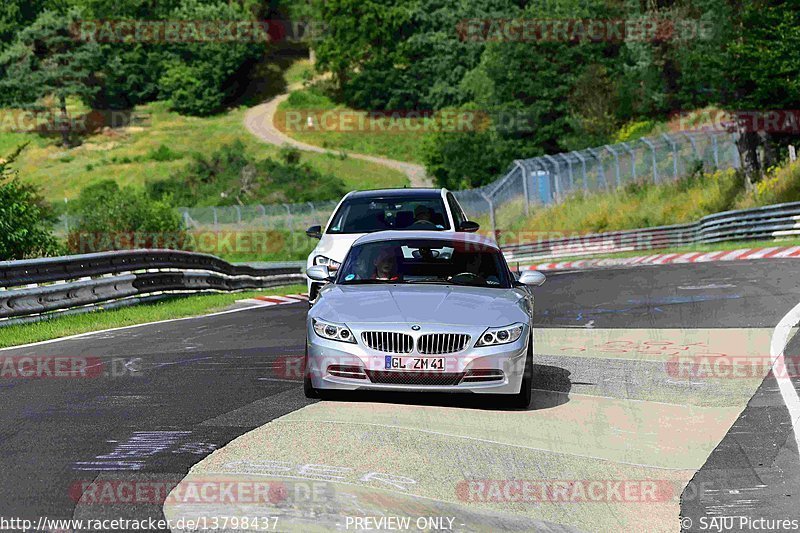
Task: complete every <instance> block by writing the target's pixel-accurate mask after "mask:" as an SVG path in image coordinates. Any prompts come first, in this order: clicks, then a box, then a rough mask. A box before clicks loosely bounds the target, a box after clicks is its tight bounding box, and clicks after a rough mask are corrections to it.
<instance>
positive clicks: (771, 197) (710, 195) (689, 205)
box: [479, 162, 800, 238]
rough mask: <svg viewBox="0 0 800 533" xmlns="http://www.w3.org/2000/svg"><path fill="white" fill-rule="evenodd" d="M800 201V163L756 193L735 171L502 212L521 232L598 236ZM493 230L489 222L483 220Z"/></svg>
mask: <svg viewBox="0 0 800 533" xmlns="http://www.w3.org/2000/svg"><path fill="white" fill-rule="evenodd" d="M797 200H800V162H796V163H794V164H790V165H786V166H783V167H779V168H775V169H771V170H770V171H769V172H768V174H767V176H766V177H765V178H764V179H763V180H762V181H760V182H759V183H757V184H756V186H755V187H753V188H752V189H750V190H747V189H746V187H745V183H744V179H743V178H742V177H741V176H740V175H738V174H737V173H735V172H734V171H732V170H728V171H717V172H714V173H710V174H696V175H693V176H689V177H686V178H684V179H682V180H680V181H678V182H674V183H666V184H662V185H652V184H639V183H634V184H630V185H628V186H626V187H624V188H623V189H621V190H618V191H614V192H609V193H602V194H592V195H583V194H575V195H573V196H571V197H569V198H568V199H566V200H565V201H564V202H562V203H560V204H557V205H552V206H548V207H536V206H531V214H530V216H526V215H525V212H524V204H523V203H522V202H521V201H517V202H509V203H508V204H506V205H505V206H503V207H502V208H500V209H498V210H497V213H496V223H497V227H498V228H499V229H500V230H501V231H504V232H511V233H510V234H509V235H508V237H509V238H514V233H513V232H517V231H531V232H553V233H564V234H573V233H587V232H589V233H595V232H604V231H615V230H623V229H635V228H644V227H653V226H663V225H669V224H681V223H688V222H695V221H697V220H699V219H700V218H702V217H704V216H706V215H710V214H713V213H718V212H720V211H727V210H731V209H746V208H750V207H758V206H762V205H770V204H775V203H782V202H791V201H797ZM479 222H481V223H482V224H483V225H484V227H487V228H488V227H489V226H488V224H489V221H488V217H483V218H482V219H479Z"/></svg>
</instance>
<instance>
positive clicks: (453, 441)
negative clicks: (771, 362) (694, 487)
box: [164, 328, 771, 531]
mask: <svg viewBox="0 0 800 533" xmlns="http://www.w3.org/2000/svg"><path fill="white" fill-rule="evenodd" d="M770 333H771V330H768V329H753V330H735V329H703V330H699V329H696V330H686V329H667V330H659V329H645V330H637V329H612V330H608V329H595V330H576V329H566V328H565V329H540V330H538V331H537V334H536V339H535V342H536V352H537V353H542V354H546V355H542V356H540V357H539V358H538V360H537V363H538V364H537V367H536V368H537V381H536V384H535V387H536V390H535V391H534V400H533V402H532V408H531V409H530V410H528V411H513V410H503V409H501V408H497V407H496V406H497V404H496V403H493V402H495V400H494V399H493V398H491V397H490V396H486V397H484V396H478V395H474V396H471V397H469V398H468V399H464V400H463V404H459V400H458V398H459V397H457V396H453V397H447V398H448V399H447V400H437V399H433V398H434V397H433V395H427V396H431V397H430V398H428V397H427V396H424V397H421V398H413V397H411V396H408V395H406V396H403V395H385V394H384V395H375V394H358V395H356V396H353V395H345V396H344V397H342V398H340V399H345V400H352V399H355V400H356V401H336V402H318V403H315V404H312V405H309V406H306V407H304V408H302V409H299V410H297V411H294V412H292V413H289V414H287V415H286V416H283V417H281V418H277V419H275V420H273V421H272V422H271V423H268V424H266V425H263V426H261V427H259V428H258V429H256V430H254V431H252V432H250V433H247V434H245V435H243V436H241V437H239V438H238V439H236V440H235V441H233V442H232V443H230V444H228V445H227V446H226V447H224V448H223V449H221V450H218V451H217V452H215V453H214V454H212V455H211V456H209V457H208V458H206V459H205V460H203V461H202V462H200V463H198V464H197V465H196V466H195V467H194V468H193V469H192V471H191V472H190V474H189V476H187V478H185V479H184V481H183V482H182V484H183V483H187V482H191V480H192V479H201V478H202V477H203V476H207V475H209V474H212V473H213V474H222V475H231V476H241V477H242V478H244V479H248V478H249V479H261V480H268V481H272V482H276V483H281V482H283V483H289V486H290V487H293V486H294V485H297V484H298V483H299V484H300V485H301V486H302V484H304V483H305V484H308V483H311V482H320V483H322V484H323V485H324V487H326V490H327V491H328V492H327V493H326V496H324V497H322V498H321V499H320V500H318V501H309V500H302V501H300V500H297V501H287V502H285V504H284V505H275V504H274V502H266V503H264V502H261V503H259V504H249V505H250V507H248V505H246V504H242V503H241V502H234V503H232V504H227V505H210V506H204V505H187V504H185V503H183V504H182V503H181V502H170V501H168V502H167V504H166V505H165V508H164V511H165V514H166V515H167V516H168V517H170V518H173V519H175V518H180V517H190V516H198V513H200V514H202V513H208V512H209V511H210V510H213V511H214V512H217V513H221V512H222V511H225V513H223V514H231V513H234V512H237V513H240V514H244V513H246V512H252V511H256V512H259V513H265V514H267V515H270V513H272V514H278V515H279V516H281V517H282V518H281V519H282V522H281V524H282V525H281V529H284V530H307V529H308V527H309V526H310V525H312V524H316V526H318V527H320V526H321V527H320V529H326V528H335V527H337V525H338V526H339V527H340V528H342V529H343V526H342V524H343V519H344V518H346V516H365V515H366V516H370V515H371V516H385V515H397V516H412V517H416V516H420V515H426V514H428V515H430V514H436V513H438V514H439V515H441V514H447V513H449V514H450V515H451V516H453V517H455V519H456V527H455V529H456V530H457V531H488V530H507V531H521V530H531V529H536V528H539V529H541V530H548V529H547V528H550V530H558V529H557V528H558V527H560V526H565V527H571V528H577V529H578V530H582V531H599V530H614V531H640V530H647V531H675V530H676V529H678V524H677V519H678V516H679V513H680V502H679V495H680V494H681V492H682V491H683V490H684V488H685V487H686V485H687V484H688V483H689V481H690V479H691V478H692V476H693V475H694V473H695V472H696V471H697V470H698V469H699V468H700V467H701V466H702V465H703V464H704V462H705V461H706V459H707V458H708V456H709V454H710V453H711V451H712V450H714V449H715V448H716V447H717V445H718V443H719V442H720V441H721V440H722V439H723V437H724V436H725V434H726V433H727V432H728V430H729V428H730V427H731V425H732V424H733V423H734V422H735V421H736V419H737V417H738V416H739V414H740V413H741V411H742V409H743V408H744V406H745V405H746V403H747V400H748V399H749V398H750V397H751V396H752V394H753V392H754V391H755V389H756V388H757V387H758V384H759V383H760V381H761V378H762V377H763V375H761V374H758V370H757V371H756V372H755V373H753V374H752V375H745V376H739V377H737V378H736V379H730V376H721V377H720V376H714V371H718V370H719V368H717V367H714V366H711V367H708V368H707V369H706V370H708V369H710V370H711V374H710V375H702V376H699V377H698V376H697V375H696V374H695V373H694V372H695V371H696V370H697V365H695V366H691V365H690V366H689V367H675V366H674V365H673V366H670V364H672V363H674V362H675V358H676V357H679V358H681V357H682V358H689V360H690V361H694V362H696V358H698V357H699V358H701V360H703V361H705V360H710V359H718V358H728V359H729V358H731V357H739V358H743V360H744V362H741V361H739V363H740V364H742V365H745V366H746V365H747V361H749V359H750V358H755V359H758V358H759V357H762V356H765V355H768V353H767V352H766V350H768V346H769V339H770ZM676 368H679V369H682V371H684V372H688V373H687V374H686V375H683V374H681V373H680V372H677V373H675V369H676ZM670 369H672V371H673V373H670ZM765 371H766V370H765ZM296 393H297V394H298V395H299V394H300V391H299V390H297V392H296ZM285 394H286V395H288V396H291V394H292V391H287V392H286V393H285ZM265 408H267V406H266V405H258V406H255V405H253V406H246V407H244V408H242V409H241V410H240V411H239V412H238V413H236V414H235V415H234V417H233V418H234V419H235V420H242V419H244V420H250V421H253V422H256V421H257V420H258V416H257V413H258V411H259V410H261V409H265ZM214 423H215V424H220V425H225V423H226V419H225V417H222V418H221V419H220V420H215V421H214ZM315 465H316V466H315ZM370 472H378V473H380V476H385V477H383V478H382V477H380V476H378V477H377V478H376V477H371V476H369V475H368V474H369V473H370ZM386 479H389V480H395V481H396V482H397V483H395V485H396V486H386V482H385V481H386ZM398 480H399V481H398ZM404 480H405V481H404ZM520 480H523V481H524V480H528V481H531V482H534V484H535V483H536V482H539V483H545V484H548V485H551V484H554V483H555V484H558V483H561V484H564V483H567V484H568V486H569V487H572V488H574V487H580V486H584V485H585V484H586V483H589V482H600V483H603V482H605V481H608V482H615V483H619V482H621V483H626V482H628V483H630V482H633V483H636V482H640V481H642V480H647V481H652V482H656V483H662V484H664V483H665V484H666V486H668V487H670V491H669V494H668V495H667V494H664V493H663V491H661V492H660V493H659V496H658V497H657V498H656V499H655V500H649V501H643V500H642V497H637V496H636V495H635V494H634V495H631V494H628V495H626V496H624V497H622V498H615V497H614V496H613V494H612V496H609V497H607V498H606V499H602V498H601V499H600V500H598V501H586V500H585V499H584V500H580V499H578V500H575V499H570V500H569V501H555V500H553V499H547V498H544V499H542V498H539V499H538V500H537V499H535V498H534V499H533V500H530V499H529V500H528V501H520V500H519V499H516V500H515V499H514V498H511V497H509V494H507V493H504V492H503V490H504V487H506V486H508V483H509V482H515V481H520ZM469 483H484V484H485V486H495V485H497V487H496V490H495V492H494V493H493V492H491V491H492V490H493V489H487V490H488V491H489V492H486V491H483V492H482V491H481V490H478V491H472V492H470V490H469V487H471V485H469ZM493 483H494V485H493ZM293 484H294V485H293ZM660 486H661V485H660ZM465 487H467V489H465ZM295 488H296V487H295ZM306 488H307V487H306ZM292 490H294V489H293V488H290V489H289V494H292ZM302 490H305V489H302ZM302 490H301V492H302ZM465 490H466V491H467V492H466V495H465V492H464V491H465ZM570 490H572V489H570ZM496 494H499V495H500V497H499V498H496V497H494V495H496ZM640 496H641V495H640ZM290 499H291V498H290ZM253 505H255V507H253ZM643 509H645V510H646V512H642V510H643ZM514 520H520V521H522V522H514ZM526 520H528V521H530V520H536V521H542V522H543V523H541V524H538V525H534V524H531V523H526V522H525V521H526ZM523 526H524V527H523ZM542 528H545V529H542Z"/></svg>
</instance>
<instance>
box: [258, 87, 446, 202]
mask: <svg viewBox="0 0 800 533" xmlns="http://www.w3.org/2000/svg"><path fill="white" fill-rule="evenodd" d="M301 87H302V84H299V83H296V84H292V85H290V86H289V92H291V91H294V90H297V89H299V88H301ZM288 97H289V93H285V94H281V95H278V96H276V97H275V98H273V99H272V100H269V101H267V102H264V103H263V104H260V105H257V106H255V107H253V108H251V109H249V110H248V111H247V113H246V114H245V117H244V125H245V127H246V128H247V130H248V131H250V133H252V134H253V135H255V136H256V137H258V138H259V139H261V140H262V141H264V142H266V143H269V144H274V145H276V146H282V145H284V144H288V145H291V146H294V147H295V148H297V149H299V150H304V151H306V152H319V153H325V152H330V151H331V150H328V149H325V148H321V147H319V146H314V145H311V144H306V143H303V142H300V141H298V140H296V139H293V138H291V137H289V136H288V135H286V134H285V133H283V132H282V131H280V130H279V129H278V128H276V127H275V124H274V123H273V118H274V117H275V112H276V111H277V109H278V106H279V105H280V104H281V102H283V101H284V100H286V99H287V98H288ZM345 153H346V154H347V155H348V156H349V157H352V158H354V159H362V160H364V161H370V162H372V163H377V164H379V165H383V166H386V167H389V168H393V169H395V170H399V171H400V172H403V173H404V174H405V175H406V176H408V180H409V181H410V182H411V186H412V187H431V186H432V185H433V183H432V181H431V179H430V178H428V176H427V175H426V174H425V167H423V166H422V165H416V164H414V163H406V162H404V161H396V160H394V159H389V158H386V157H376V156H371V155H366V154H357V153H353V152H345Z"/></svg>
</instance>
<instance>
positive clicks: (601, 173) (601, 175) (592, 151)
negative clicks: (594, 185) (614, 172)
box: [586, 148, 608, 190]
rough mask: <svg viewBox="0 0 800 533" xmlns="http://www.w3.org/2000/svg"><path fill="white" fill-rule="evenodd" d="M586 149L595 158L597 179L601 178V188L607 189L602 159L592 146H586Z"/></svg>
mask: <svg viewBox="0 0 800 533" xmlns="http://www.w3.org/2000/svg"><path fill="white" fill-rule="evenodd" d="M586 151H587V152H589V153H590V154H592V157H594V158H595V159H597V179H598V181H599V180H601V179H602V180H603V189H605V190H608V180H606V169H605V168H603V159H602V158H601V157H600V154H599V153H598V152H597V150H595V149H594V148H587V149H586Z"/></svg>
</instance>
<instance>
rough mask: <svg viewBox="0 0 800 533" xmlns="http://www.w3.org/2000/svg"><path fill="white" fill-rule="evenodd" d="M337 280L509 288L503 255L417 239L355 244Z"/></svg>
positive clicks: (476, 246)
mask: <svg viewBox="0 0 800 533" xmlns="http://www.w3.org/2000/svg"><path fill="white" fill-rule="evenodd" d="M337 283H340V284H343V285H356V284H366V283H404V284H406V283H407V284H412V283H420V284H421V283H435V284H453V285H469V286H474V287H495V288H509V287H510V286H511V285H510V276H509V273H508V267H507V265H506V262H505V259H504V258H503V256H502V254H500V252H498V251H497V250H496V249H494V248H492V247H488V246H486V245H483V244H479V243H474V242H463V241H457V242H454V241H448V240H432V239H417V240H408V241H397V240H395V241H381V242H371V243H367V244H362V245H358V246H354V247H353V249H352V250H351V251H350V253H349V254H348V256H347V258H346V259H345V262H344V265H343V266H342V268H341V269H340V271H339V276H338V278H337Z"/></svg>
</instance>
